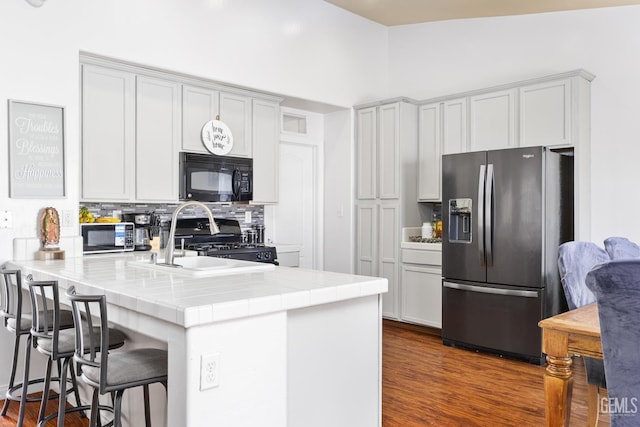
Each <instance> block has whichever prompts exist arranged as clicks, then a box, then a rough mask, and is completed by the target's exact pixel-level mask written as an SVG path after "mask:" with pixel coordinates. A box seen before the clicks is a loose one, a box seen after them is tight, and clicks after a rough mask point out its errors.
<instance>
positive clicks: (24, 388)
mask: <svg viewBox="0 0 640 427" xmlns="http://www.w3.org/2000/svg"><path fill="white" fill-rule="evenodd" d="M30 362H31V335H30V334H29V335H27V346H26V350H25V352H24V375H23V380H22V396H20V412H19V413H18V424H17V427H22V423H23V422H24V411H25V409H26V406H27V393H28V392H29V365H30Z"/></svg>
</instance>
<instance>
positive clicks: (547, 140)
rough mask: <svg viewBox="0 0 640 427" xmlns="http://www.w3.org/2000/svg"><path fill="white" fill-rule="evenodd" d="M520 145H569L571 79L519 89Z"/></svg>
mask: <svg viewBox="0 0 640 427" xmlns="http://www.w3.org/2000/svg"><path fill="white" fill-rule="evenodd" d="M519 99H520V101H519V102H520V146H521V147H534V146H538V145H544V146H551V145H571V143H572V142H571V80H570V79H563V80H557V81H551V82H544V83H539V84H535V85H529V86H523V87H521V88H520V98H519Z"/></svg>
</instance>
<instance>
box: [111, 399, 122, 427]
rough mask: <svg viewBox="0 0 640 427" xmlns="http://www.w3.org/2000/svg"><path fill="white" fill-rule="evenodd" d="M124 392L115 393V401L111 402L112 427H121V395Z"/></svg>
mask: <svg viewBox="0 0 640 427" xmlns="http://www.w3.org/2000/svg"><path fill="white" fill-rule="evenodd" d="M123 394H124V390H118V391H116V400H115V402H113V427H122V395H123Z"/></svg>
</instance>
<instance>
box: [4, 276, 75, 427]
mask: <svg viewBox="0 0 640 427" xmlns="http://www.w3.org/2000/svg"><path fill="white" fill-rule="evenodd" d="M0 275H1V276H2V283H0V317H1V318H2V320H3V324H4V327H5V328H6V329H7V330H8V331H9V332H11V333H12V334H14V335H15V340H14V345H13V361H12V364H11V374H10V375H9V384H8V387H7V393H6V395H5V399H4V405H3V406H2V411H0V415H2V416H5V415H6V414H7V411H8V410H9V405H10V404H11V402H20V410H19V412H18V421H17V426H18V427H21V426H22V424H23V422H24V411H25V405H26V403H27V402H38V401H40V400H41V399H40V398H34V397H27V393H28V388H29V386H30V385H34V384H39V383H44V382H45V378H36V379H29V367H30V360H31V347H32V345H31V344H32V342H33V338H32V336H31V327H32V322H33V318H32V316H31V313H23V312H22V308H23V307H22V274H21V272H20V270H8V269H4V268H3V269H2V270H0ZM59 315H60V317H59V323H60V329H69V328H72V327H73V315H72V314H71V311H69V310H60V313H59ZM46 317H47V319H48V321H49V322H50V323H52V322H53V317H54V312H53V310H48V311H47V314H46ZM23 336H24V337H26V342H25V347H24V350H25V351H24V353H25V354H24V375H23V380H22V382H21V383H18V384H16V383H15V376H16V369H17V365H18V353H19V349H20V341H21V339H22V337H23ZM50 380H51V381H55V382H58V381H60V379H59V378H57V377H56V378H51V379H50ZM60 388H61V389H62V387H60ZM69 391H71V390H69ZM56 397H57V395H51V396H50V398H51V399H54V398H56Z"/></svg>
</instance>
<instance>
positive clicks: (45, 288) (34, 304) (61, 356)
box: [26, 280, 125, 427]
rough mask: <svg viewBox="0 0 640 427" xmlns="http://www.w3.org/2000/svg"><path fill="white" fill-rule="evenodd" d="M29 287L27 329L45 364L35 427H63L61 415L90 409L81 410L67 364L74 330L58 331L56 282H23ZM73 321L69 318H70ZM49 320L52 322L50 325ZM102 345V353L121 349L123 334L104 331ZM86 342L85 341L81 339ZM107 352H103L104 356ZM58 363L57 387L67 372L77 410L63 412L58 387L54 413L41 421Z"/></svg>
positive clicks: (63, 402) (64, 399) (62, 393)
mask: <svg viewBox="0 0 640 427" xmlns="http://www.w3.org/2000/svg"><path fill="white" fill-rule="evenodd" d="M26 283H27V285H28V286H29V295H30V297H31V308H32V313H33V325H32V327H31V335H32V336H33V337H34V338H36V341H37V342H36V344H37V346H36V349H37V350H38V351H39V352H40V353H42V354H44V355H46V356H48V360H47V372H46V374H45V381H44V389H43V393H42V400H41V403H40V413H39V415H38V426H42V425H45V424H46V423H47V422H48V421H49V420H51V419H53V418H56V417H57V418H58V427H63V426H64V416H65V413H69V412H77V411H86V410H88V409H90V408H91V407H90V406H87V405H85V406H82V405H81V404H80V396H79V394H78V387H77V383H76V375H75V371H74V368H73V363H71V361H72V359H73V356H74V353H75V350H76V345H75V340H76V330H74V329H65V330H61V329H60V313H61V310H60V300H59V294H58V282H57V281H55V280H46V281H31V280H27V281H26ZM49 312H53V319H51V318H50V317H49V316H48V315H47V313H49ZM72 317H73V316H72ZM52 320H53V321H52ZM82 332H83V333H87V334H89V335H91V336H93V335H96V336H98V337H99V336H100V334H101V331H100V330H99V329H98V328H96V329H95V330H93V329H92V330H83V331H82ZM104 333H105V335H106V339H107V341H106V345H105V347H104V348H105V349H113V348H118V347H122V346H123V345H124V341H125V337H124V334H123V333H122V332H120V331H118V330H117V329H105V330H104ZM84 338H85V339H87V338H88V337H84ZM86 349H87V351H95V348H92V347H90V346H87V347H86ZM106 352H107V351H105V353H106ZM54 361H55V362H59V361H62V369H61V370H60V383H61V384H65V383H66V379H67V371H69V373H70V374H71V381H72V383H73V390H74V394H75V398H76V404H77V406H76V407H75V408H68V409H67V408H66V403H67V390H66V388H64V387H61V390H60V396H59V399H58V412H56V413H54V414H51V415H49V416H47V417H46V418H45V416H44V414H45V410H46V406H47V400H48V399H49V380H50V376H51V365H52V363H53V362H54ZM101 409H109V410H110V409H111V408H108V407H102V408H101Z"/></svg>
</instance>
